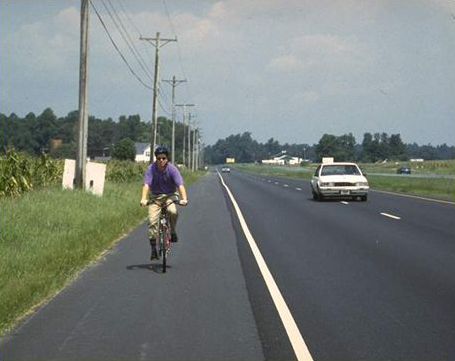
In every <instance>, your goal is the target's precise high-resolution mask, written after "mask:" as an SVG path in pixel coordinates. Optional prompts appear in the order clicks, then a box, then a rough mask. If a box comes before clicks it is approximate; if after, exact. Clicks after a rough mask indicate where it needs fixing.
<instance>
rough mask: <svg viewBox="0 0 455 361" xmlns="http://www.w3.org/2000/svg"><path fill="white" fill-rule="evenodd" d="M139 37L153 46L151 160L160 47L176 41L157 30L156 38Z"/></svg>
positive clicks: (154, 135) (154, 140) (155, 117)
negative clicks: (161, 34)
mask: <svg viewBox="0 0 455 361" xmlns="http://www.w3.org/2000/svg"><path fill="white" fill-rule="evenodd" d="M139 39H140V40H145V41H148V42H149V43H150V44H152V45H153V46H154V47H155V76H154V78H153V110H152V124H153V134H152V139H153V141H152V144H151V146H152V148H151V152H150V161H153V157H154V155H155V154H154V152H155V148H156V131H157V128H158V118H157V116H156V114H157V106H156V102H157V96H158V79H159V77H158V75H159V70H160V67H159V64H160V63H159V61H160V48H161V47H162V46H164V45H166V44H167V43H169V42H171V41H177V38H175V39H161V38H160V33H159V32H157V33H156V38H145V37H142V36H141V37H140V38H139Z"/></svg>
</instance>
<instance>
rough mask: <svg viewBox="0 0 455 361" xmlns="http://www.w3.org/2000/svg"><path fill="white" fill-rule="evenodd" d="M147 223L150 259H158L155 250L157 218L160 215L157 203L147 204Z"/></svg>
mask: <svg viewBox="0 0 455 361" xmlns="http://www.w3.org/2000/svg"><path fill="white" fill-rule="evenodd" d="M148 210H149V224H148V227H149V229H148V237H149V240H150V247H151V250H152V253H151V255H150V260H154V259H158V258H159V256H158V252H157V250H156V240H157V238H158V219H159V216H160V207H159V206H158V205H157V204H154V203H152V204H151V205H149V209H148Z"/></svg>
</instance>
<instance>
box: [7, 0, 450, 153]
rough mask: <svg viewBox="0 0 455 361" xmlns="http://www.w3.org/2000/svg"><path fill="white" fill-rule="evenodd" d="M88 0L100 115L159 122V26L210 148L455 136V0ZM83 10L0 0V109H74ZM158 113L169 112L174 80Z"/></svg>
mask: <svg viewBox="0 0 455 361" xmlns="http://www.w3.org/2000/svg"><path fill="white" fill-rule="evenodd" d="M92 3H93V5H94V7H91V8H90V27H89V60H88V61H89V91H88V94H89V105H88V107H89V113H90V114H91V115H94V116H96V117H98V118H102V119H105V118H108V117H111V118H113V119H118V117H119V116H120V115H132V114H139V115H140V116H141V119H142V120H144V121H147V122H148V121H150V120H151V118H152V90H151V88H153V74H154V56H155V55H154V54H155V48H154V47H153V45H152V44H150V43H148V42H146V41H143V40H140V39H139V38H140V36H143V37H155V36H156V33H157V32H160V34H161V37H162V38H169V39H170V38H175V37H177V40H178V41H177V42H169V43H168V44H166V45H165V46H163V47H161V48H160V79H165V80H166V79H171V78H172V77H173V76H175V77H176V78H177V79H186V80H187V82H186V83H182V84H180V85H179V86H177V87H176V89H175V92H176V103H178V104H195V106H194V107H191V108H188V109H189V111H191V113H192V121H193V123H194V124H195V125H196V126H198V127H199V128H200V129H201V133H202V136H203V141H204V143H205V144H214V143H215V142H216V141H217V140H218V139H223V138H225V137H227V136H229V135H231V134H238V133H243V132H245V131H249V132H251V134H252V137H253V139H256V140H258V141H259V142H266V141H267V140H268V139H270V138H274V139H275V140H278V141H279V142H280V143H298V144H302V143H306V144H315V143H317V142H318V141H319V139H320V138H321V137H322V135H323V134H325V133H327V134H333V135H337V136H340V135H343V134H348V133H352V134H353V135H354V136H355V138H356V140H357V142H358V143H361V142H362V139H363V134H364V133H366V132H369V133H376V132H379V133H382V132H386V133H388V134H389V135H391V134H397V133H399V134H401V138H402V140H403V141H404V142H406V143H412V142H416V143H418V144H420V145H424V144H432V145H439V144H443V143H446V144H448V145H455V0H393V1H392V0H391V1H388V0H383V1H376V0H369V1H365V0H339V1H338V0H330V1H329V0H224V1H210V0H147V1H145V0H92ZM80 5H81V2H80V0H58V1H57V0H40V1H34V0H0V48H1V52H0V112H1V113H3V114H6V115H9V114H10V113H12V112H14V113H16V114H17V115H19V116H21V117H23V116H25V115H26V114H28V113H29V112H34V113H35V114H37V115H38V114H40V113H41V112H42V111H43V110H44V109H45V108H47V107H50V108H52V109H53V110H54V112H55V113H56V115H57V116H65V115H67V114H68V113H69V112H71V111H73V110H77V108H78V88H79V48H80ZM94 8H96V9H97V10H98V12H99V13H100V16H101V18H102V19H103V21H104V23H105V25H106V27H107V29H108V31H109V33H110V35H111V36H112V38H113V40H114V42H115V43H116V45H117V47H118V48H119V49H120V51H121V53H122V55H123V56H124V57H125V59H126V60H127V62H128V64H129V65H130V67H131V68H132V69H133V71H134V72H135V73H136V75H137V76H138V77H139V78H140V79H141V82H140V81H139V80H138V79H137V78H136V77H135V76H133V75H132V73H131V72H130V70H129V68H128V67H127V65H126V64H125V63H124V62H123V61H122V58H121V57H120V55H119V54H118V52H117V51H116V50H115V48H114V46H113V45H112V43H111V41H110V40H109V37H108V35H107V34H106V31H105V30H104V28H103V27H102V25H101V22H100V20H99V19H98V17H97V15H96V13H95V11H94ZM107 9H109V11H110V13H111V15H112V18H113V19H116V21H117V27H116V26H115V24H114V22H113V20H112V18H111V17H110V15H109V12H108V11H107ZM114 9H115V13H114V12H113V11H114ZM117 16H118V17H117ZM118 19H120V21H121V22H119V20H118ZM118 29H124V30H125V31H126V32H125V33H124V35H123V37H124V38H126V39H127V40H128V39H131V40H130V44H133V45H129V46H128V43H127V42H126V41H125V40H124V39H123V38H122V36H121V33H120V32H119V30H118ZM131 49H132V50H131ZM137 59H139V60H137ZM143 84H145V85H143ZM158 115H159V116H166V117H167V118H171V86H170V85H169V84H168V83H166V82H161V84H160V107H159V108H158ZM177 120H179V121H181V120H182V108H181V107H179V108H177Z"/></svg>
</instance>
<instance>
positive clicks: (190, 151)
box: [188, 113, 194, 170]
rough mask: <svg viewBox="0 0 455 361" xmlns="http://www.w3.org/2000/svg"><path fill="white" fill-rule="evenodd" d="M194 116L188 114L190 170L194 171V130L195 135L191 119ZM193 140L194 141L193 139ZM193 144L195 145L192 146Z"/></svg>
mask: <svg viewBox="0 0 455 361" xmlns="http://www.w3.org/2000/svg"><path fill="white" fill-rule="evenodd" d="M192 115H193V114H191V113H189V114H188V168H189V169H191V170H193V158H194V153H193V150H192V149H193V147H194V130H193V134H191V119H192V118H193V117H192ZM191 138H193V139H191ZM191 143H193V145H191Z"/></svg>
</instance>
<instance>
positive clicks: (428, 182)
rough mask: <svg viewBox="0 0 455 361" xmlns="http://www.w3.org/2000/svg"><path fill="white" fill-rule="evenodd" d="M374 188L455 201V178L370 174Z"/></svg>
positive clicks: (371, 185) (371, 184) (369, 180)
mask: <svg viewBox="0 0 455 361" xmlns="http://www.w3.org/2000/svg"><path fill="white" fill-rule="evenodd" d="M368 182H369V183H370V187H371V188H372V189H377V190H385V191H390V192H396V193H404V194H409V195H416V196H422V197H429V198H435V199H441V200H446V201H452V202H455V179H441V178H412V177H407V176H403V177H387V176H377V175H370V176H368Z"/></svg>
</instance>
